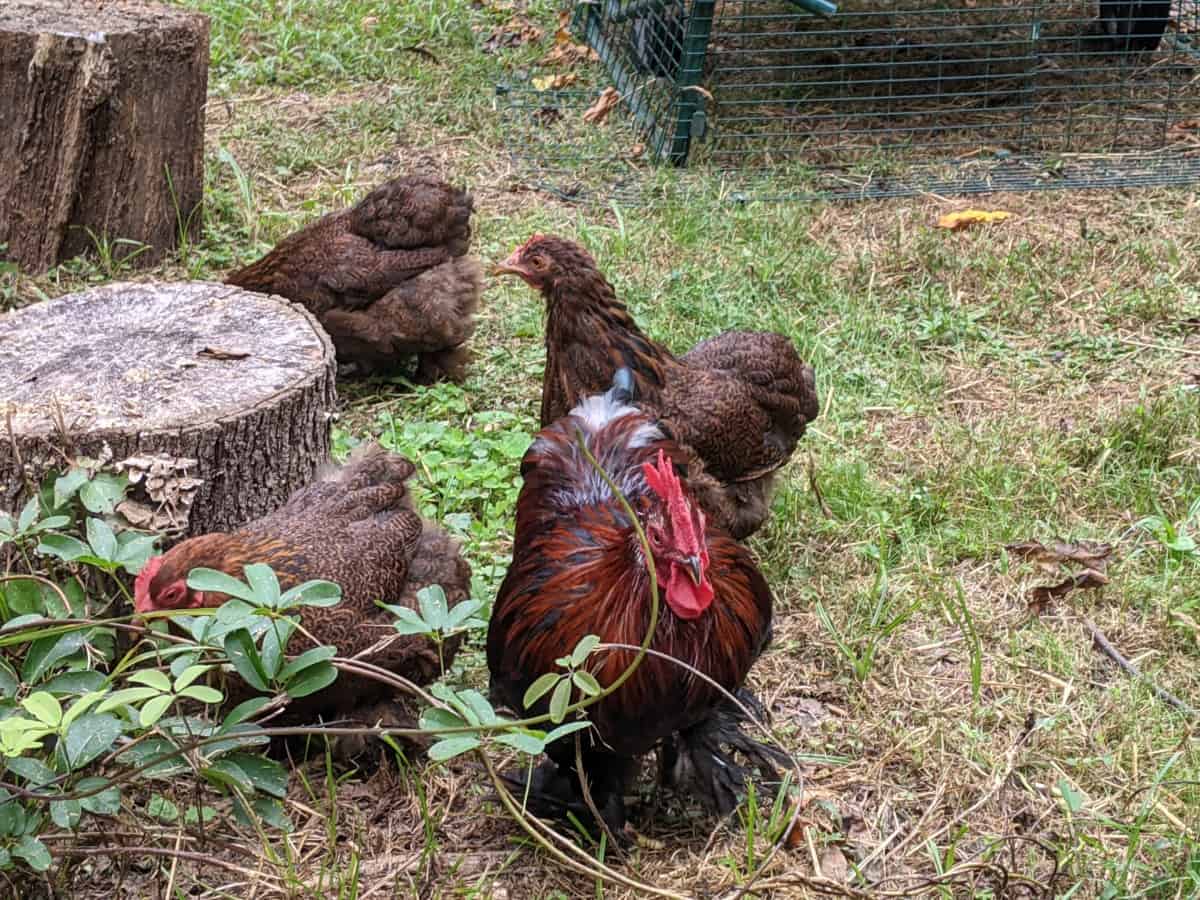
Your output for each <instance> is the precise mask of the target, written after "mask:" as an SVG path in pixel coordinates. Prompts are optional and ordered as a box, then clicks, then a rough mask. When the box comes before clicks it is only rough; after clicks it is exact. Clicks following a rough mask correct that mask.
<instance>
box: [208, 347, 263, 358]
mask: <svg viewBox="0 0 1200 900" xmlns="http://www.w3.org/2000/svg"><path fill="white" fill-rule="evenodd" d="M196 355H197V356H200V357H203V358H204V359H217V360H226V359H246V358H247V357H248V356H249V355H250V354H249V353H247V352H246V351H244V350H222V349H221V348H220V347H203V348H201V349H200V350H199V351H198V352H197V353H196Z"/></svg>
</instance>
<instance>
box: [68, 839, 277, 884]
mask: <svg viewBox="0 0 1200 900" xmlns="http://www.w3.org/2000/svg"><path fill="white" fill-rule="evenodd" d="M49 849H50V855H51V856H59V857H62V856H117V855H120V854H125V855H132V856H170V857H178V858H179V859H186V860H188V861H189V862H195V863H201V864H204V865H210V866H216V867H217V868H219V869H226V870H228V871H230V872H236V873H237V874H238V875H245V876H247V877H248V878H270V877H271V876H270V875H267V874H266V873H264V872H262V871H261V870H260V871H255V870H253V869H247V868H244V867H243V866H239V865H235V864H234V863H231V862H226V861H225V860H223V859H221V858H219V857H217V856H214V855H213V854H211V853H195V852H193V851H191V850H167V849H165V848H163V847H138V846H128V847H127V846H123V845H115V846H111V847H51V848H49Z"/></svg>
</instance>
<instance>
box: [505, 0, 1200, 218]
mask: <svg viewBox="0 0 1200 900" xmlns="http://www.w3.org/2000/svg"><path fill="white" fill-rule="evenodd" d="M570 10H571V17H570V25H571V30H572V32H573V34H574V35H575V36H576V38H577V39H578V40H580V41H581V42H583V43H586V45H587V46H589V47H590V48H591V50H592V51H593V54H592V61H582V62H580V63H579V64H578V65H576V66H575V67H573V69H572V71H571V75H570V77H569V78H561V79H558V81H557V82H556V81H555V79H549V82H550V86H549V87H548V88H547V89H545V90H538V89H537V87H536V86H535V82H537V78H536V73H535V74H534V75H533V76H532V77H530V78H529V79H528V80H527V81H525V82H521V81H515V80H514V81H513V82H510V83H506V84H504V85H502V86H500V87H499V88H498V94H499V96H498V101H499V108H500V109H501V110H502V111H503V113H504V115H505V117H506V121H507V123H508V133H509V140H510V147H511V148H512V150H513V153H514V156H515V157H517V158H518V160H519V161H520V163H521V168H522V171H523V173H524V174H525V176H526V177H527V178H528V179H529V180H531V181H533V182H534V183H537V184H538V185H539V186H541V187H543V188H548V189H550V190H554V191H556V192H557V193H559V194H562V195H565V196H575V197H592V198H601V199H607V198H609V197H612V198H615V199H617V200H622V201H637V200H646V199H647V198H648V197H652V196H654V194H655V192H656V191H659V190H662V191H665V190H667V189H669V186H670V185H678V184H680V183H688V182H691V183H694V184H697V185H699V184H700V183H701V182H702V181H704V180H707V181H708V182H709V183H710V184H716V185H717V186H718V189H719V190H724V191H726V192H731V193H732V192H736V193H738V194H742V195H746V196H750V195H754V196H759V197H797V198H808V197H826V198H836V199H843V198H868V197H885V196H902V195H911V194H914V193H920V192H926V191H929V192H935V193H948V194H949V193H980V192H986V191H991V190H1018V191H1020V190H1042V189H1051V188H1089V187H1114V188H1115V187H1127V186H1141V185H1167V184H1180V183H1185V182H1188V181H1193V180H1197V179H1200V2H1198V0H1175V2H1174V3H1171V2H1163V0H1143V2H1120V3H1118V2H1112V0H1101V2H1099V4H1098V6H1097V5H1096V3H1095V2H1078V0H1056V2H1051V0H1036V2H1031V0H1011V2H1004V0H937V2H934V0H842V2H841V3H840V4H839V5H838V6H837V7H836V8H835V7H833V5H832V4H831V3H829V2H827V0H724V2H721V0H599V2H578V3H574V4H571V5H570ZM566 81H570V82H572V83H571V84H570V87H569V89H554V85H555V84H557V83H560V82H566ZM539 83H542V84H543V86H546V84H545V80H544V79H543V81H542V82H539ZM606 88H610V89H613V90H615V91H616V92H617V94H618V95H619V96H620V99H621V103H620V108H619V111H617V112H614V113H613V114H612V115H610V116H608V117H606V118H604V119H603V121H601V122H588V121H585V118H584V112H585V111H586V110H588V109H589V108H594V105H595V103H596V100H597V98H598V97H599V96H600V94H601V93H602V92H603V91H604V90H605V89H606ZM672 169H674V170H676V171H675V172H671V171H670V170H672ZM714 175H715V176H717V177H716V178H714Z"/></svg>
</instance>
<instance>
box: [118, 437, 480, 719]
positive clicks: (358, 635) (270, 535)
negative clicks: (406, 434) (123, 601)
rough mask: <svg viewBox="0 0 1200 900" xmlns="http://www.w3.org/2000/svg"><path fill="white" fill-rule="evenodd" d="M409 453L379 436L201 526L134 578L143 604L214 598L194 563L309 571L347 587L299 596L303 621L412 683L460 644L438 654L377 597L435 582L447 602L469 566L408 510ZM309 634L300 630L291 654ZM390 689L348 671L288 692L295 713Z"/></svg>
mask: <svg viewBox="0 0 1200 900" xmlns="http://www.w3.org/2000/svg"><path fill="white" fill-rule="evenodd" d="M413 472H414V466H413V464H412V463H411V462H409V461H408V460H407V459H405V458H404V457H402V456H399V455H397V454H394V453H389V452H387V451H386V450H384V449H383V448H381V447H380V446H378V445H376V444H372V445H368V446H367V447H364V448H362V449H361V450H359V451H357V452H356V453H355V454H354V455H353V456H352V457H351V458H350V459H349V460H348V461H347V463H346V464H345V465H344V466H341V467H330V468H329V469H328V470H327V471H326V472H324V473H323V474H322V477H319V478H318V479H317V480H316V481H314V482H313V483H312V484H310V485H308V486H307V487H303V488H301V489H300V490H298V491H296V492H295V493H294V494H293V495H292V496H291V497H290V498H289V499H288V501H287V503H286V504H284V506H282V507H281V508H280V509H278V510H276V511H275V512H273V513H271V514H270V515H267V516H264V517H262V518H260V519H256V520H255V521H253V522H250V523H249V524H247V525H245V526H243V527H242V528H240V529H238V530H237V531H234V532H230V533H215V534H205V535H201V536H199V537H194V538H189V539H188V540H186V541H183V542H181V543H179V544H176V545H175V546H174V547H172V548H171V549H170V550H168V551H167V552H166V553H165V554H164V555H162V556H156V557H154V558H152V559H150V560H149V561H148V562H147V563H146V566H145V568H143V569H142V571H141V573H139V575H138V576H137V579H136V581H135V582H134V608H135V610H136V611H137V612H138V613H139V614H145V613H149V612H153V611H155V610H164V609H185V608H196V607H206V606H220V605H221V604H222V603H223V602H224V601H225V600H226V599H228V598H227V597H225V596H224V595H222V594H212V593H204V592H198V591H193V590H191V589H190V588H188V586H187V583H186V582H187V577H188V573H189V572H190V571H191V570H192V569H194V568H197V567H204V568H209V569H217V570H220V571H222V572H225V573H227V574H229V575H233V576H235V577H237V578H243V577H244V576H243V568H244V567H245V566H246V565H247V564H250V563H266V564H268V565H270V566H271V568H272V569H274V571H275V574H276V575H277V576H278V578H279V584H280V587H281V588H282V589H283V590H287V589H288V588H290V587H293V586H295V585H298V584H302V583H304V582H305V581H309V580H312V579H324V580H327V581H333V582H335V583H337V584H339V585H340V586H341V588H342V600H341V602H340V603H339V604H338V605H336V606H332V607H302V609H301V612H300V621H301V625H302V626H303V628H304V629H305V630H307V631H308V632H310V633H311V634H312V635H313V636H314V637H316V638H317V640H319V641H320V642H321V643H325V644H332V645H334V646H336V647H337V650H338V655H339V656H343V657H351V656H358V657H359V658H361V659H363V660H364V661H366V662H370V663H373V664H374V665H376V666H380V667H382V668H385V669H388V670H389V671H392V672H395V673H397V674H400V675H402V676H404V677H405V678H408V679H410V680H412V681H414V682H417V683H418V684H424V683H427V682H429V681H432V680H433V679H434V678H437V677H438V676H439V675H440V674H441V666H442V663H443V661H444V663H445V664H446V665H449V664H450V661H451V660H452V659H453V657H454V654H455V652H456V651H457V648H458V645H457V643H456V642H453V641H447V642H446V645H445V647H444V648H443V658H442V659H439V657H438V652H437V649H436V648H435V647H434V646H433V645H432V644H431V643H430V642H428V641H427V640H426V639H425V638H422V637H412V636H401V635H399V634H398V633H397V632H396V631H395V629H394V628H393V627H392V625H391V621H392V618H393V617H392V614H391V613H389V612H387V611H386V610H383V609H380V608H379V607H378V606H376V601H377V600H382V601H384V602H386V603H390V604H399V605H402V606H406V607H409V608H411V609H416V608H417V599H416V595H417V592H418V591H419V590H420V589H421V588H424V587H426V586H429V585H434V584H437V585H441V586H442V589H443V590H444V591H445V593H446V601H447V604H448V605H450V606H454V605H455V604H457V603H459V602H460V601H461V600H463V599H465V598H466V597H467V596H468V593H469V591H470V584H471V569H470V567H469V566H468V564H467V562H466V560H464V559H463V557H462V555H461V552H460V549H459V547H458V545H457V543H456V542H455V541H454V540H453V539H452V538H451V537H450V536H449V535H448V534H446V533H445V532H444V531H443V530H442V529H441V528H439V527H437V526H436V525H433V524H431V523H429V522H425V521H423V520H422V519H421V517H420V516H419V515H418V514H417V513H416V511H415V510H414V509H413V504H412V498H411V497H410V496H409V493H408V488H407V486H406V482H407V481H408V479H409V477H411V475H412V474H413ZM311 646H312V644H311V642H310V641H308V640H307V638H305V637H304V635H303V634H302V633H300V632H297V634H296V635H295V637H293V638H292V641H291V643H290V644H289V645H288V651H289V653H300V652H303V651H304V650H306V649H308V648H309V647H311ZM389 693H390V691H389V689H388V688H386V686H384V685H382V684H380V683H379V682H377V681H373V680H369V679H366V678H357V677H350V676H348V675H346V674H345V673H342V674H340V675H339V676H338V679H337V680H336V681H335V682H334V683H333V684H332V685H330V686H329V687H328V688H325V689H324V690H322V691H319V692H317V693H316V694H313V695H311V696H309V697H304V698H301V699H299V700H294V701H292V704H291V705H290V706H289V713H290V714H292V715H294V716H297V717H305V716H308V717H315V716H318V715H320V716H329V715H346V714H349V713H353V712H354V711H355V710H356V709H359V708H362V707H365V706H367V705H368V704H371V703H373V702H375V701H377V700H379V699H381V698H382V697H384V696H386V695H388V694H389Z"/></svg>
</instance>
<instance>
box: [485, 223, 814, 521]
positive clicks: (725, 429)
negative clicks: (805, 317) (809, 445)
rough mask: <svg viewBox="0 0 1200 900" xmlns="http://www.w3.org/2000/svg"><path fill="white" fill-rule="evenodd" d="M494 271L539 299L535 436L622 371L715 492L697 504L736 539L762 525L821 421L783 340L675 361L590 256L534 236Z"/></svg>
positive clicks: (717, 346)
mask: <svg viewBox="0 0 1200 900" xmlns="http://www.w3.org/2000/svg"><path fill="white" fill-rule="evenodd" d="M494 271H495V272H496V273H497V274H512V275H517V276H519V277H520V278H522V279H523V280H524V281H525V282H526V283H527V284H529V285H530V286H531V287H533V288H535V289H536V290H539V291H541V293H542V296H543V297H544V298H545V300H546V310H547V312H546V372H545V376H544V379H543V382H542V426H543V427H545V426H547V425H549V424H550V423H551V422H553V421H555V420H556V419H558V418H559V417H560V416H563V415H566V413H567V412H568V411H569V410H570V409H571V408H572V407H573V406H574V405H575V404H576V403H578V402H579V401H580V400H582V399H583V398H584V397H586V396H588V395H589V394H594V393H599V392H600V391H603V390H604V389H605V388H606V387H607V386H608V384H609V383H610V381H611V379H612V377H613V372H614V371H615V370H616V369H617V368H618V367H621V366H625V367H628V368H629V369H630V370H632V372H633V377H634V379H635V382H636V388H637V393H638V402H639V405H640V406H641V407H642V408H644V409H645V410H647V411H648V412H650V413H652V414H653V415H654V416H655V417H657V418H658V419H660V420H661V423H662V426H663V427H664V428H665V429H666V431H667V432H668V433H669V434H670V435H671V436H672V437H673V438H674V440H676V441H677V442H678V443H679V444H681V445H683V446H684V447H686V448H688V449H689V450H690V451H691V452H692V454H693V455H694V457H695V458H696V459H697V460H698V461H699V462H701V463H703V467H704V470H705V476H706V477H707V478H709V479H713V480H715V482H716V484H718V485H719V487H720V490H716V491H712V490H709V491H705V492H704V493H703V494H702V495H701V497H700V501H701V505H702V506H703V507H704V509H705V510H706V512H708V513H709V515H710V516H712V517H713V518H714V519H715V521H716V522H717V523H718V524H720V525H721V526H722V527H723V528H724V529H726V530H727V531H729V532H730V533H731V534H732V535H733V536H734V537H735V538H738V539H741V538H743V537H746V536H747V535H749V534H751V533H753V532H754V531H756V530H757V529H758V528H759V527H760V526H761V525H762V524H763V522H764V521H765V520H766V517H767V513H768V504H769V499H770V488H771V481H772V478H773V475H774V473H775V472H776V471H777V470H778V469H779V468H780V467H781V466H783V465H784V464H785V463H786V462H787V461H788V459H789V458H790V457H791V455H792V453H793V451H794V450H795V449H796V445H797V443H798V442H799V440H800V437H801V436H802V435H803V434H804V429H805V426H806V425H807V423H808V422H811V421H812V420H813V419H815V418H816V416H817V412H818V405H817V392H816V385H815V381H814V377H813V370H812V367H811V366H808V365H806V364H805V363H804V361H803V360H802V359H800V357H799V355H798V354H797V353H796V348H795V347H794V346H793V344H792V342H791V341H790V340H789V339H788V338H787V337H785V336H783V335H781V334H773V333H769V332H747V331H729V332H726V333H724V334H721V335H718V336H717V337H714V338H709V339H708V340H706V341H703V342H701V343H700V344H697V345H696V346H695V347H694V348H692V350H691V351H690V352H689V353H687V354H685V355H684V356H682V357H678V358H677V357H675V356H674V355H672V353H671V351H669V350H668V349H667V348H666V347H664V346H663V345H662V344H659V343H657V342H655V341H653V340H651V339H650V338H648V337H647V336H646V335H645V334H644V333H643V332H642V330H641V329H640V328H638V326H637V323H636V322H634V320H633V317H632V316H631V315H630V314H629V310H628V309H626V307H625V304H624V303H622V302H621V301H620V300H618V299H617V296H616V293H615V292H614V291H613V288H612V285H610V284H609V283H608V281H607V280H606V279H605V278H604V276H603V275H602V274H601V273H600V270H599V269H598V268H597V267H596V263H595V260H593V259H592V257H591V255H590V254H588V252H587V251H586V250H584V249H583V248H582V247H580V246H579V245H578V244H575V243H573V242H572V241H568V240H565V239H563V238H559V237H552V236H544V235H540V234H537V235H534V236H533V237H532V238H530V239H529V240H528V241H527V242H526V243H525V244H524V245H522V246H520V247H518V248H517V249H516V250H515V251H513V253H512V255H511V256H510V257H509V258H508V259H507V260H505V261H504V262H503V263H501V264H500V265H499V266H497V267H496V268H495V270H494ZM693 478H694V479H695V480H696V482H697V484H699V483H700V480H701V476H700V474H699V473H698V472H697V473H694V474H693Z"/></svg>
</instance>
